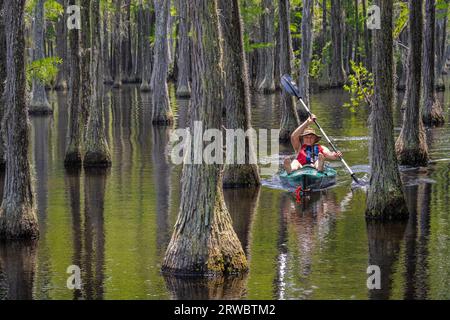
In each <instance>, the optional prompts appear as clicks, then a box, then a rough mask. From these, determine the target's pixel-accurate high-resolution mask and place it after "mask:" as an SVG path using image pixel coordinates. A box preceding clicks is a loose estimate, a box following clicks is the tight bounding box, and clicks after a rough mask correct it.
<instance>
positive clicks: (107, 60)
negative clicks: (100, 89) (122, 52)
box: [102, 6, 114, 84]
mask: <svg viewBox="0 0 450 320" xmlns="http://www.w3.org/2000/svg"><path fill="white" fill-rule="evenodd" d="M109 21H110V14H109V12H108V8H107V7H106V6H105V8H104V9H103V42H102V48H103V50H102V56H103V59H102V60H103V81H104V83H105V84H113V83H114V81H113V78H112V75H111V49H110V42H111V40H110V38H111V37H110V30H109V29H108V25H109Z"/></svg>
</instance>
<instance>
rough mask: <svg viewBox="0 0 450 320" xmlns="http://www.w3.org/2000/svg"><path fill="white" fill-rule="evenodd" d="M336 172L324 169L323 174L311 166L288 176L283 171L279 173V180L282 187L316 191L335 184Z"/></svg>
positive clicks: (328, 168)
mask: <svg viewBox="0 0 450 320" xmlns="http://www.w3.org/2000/svg"><path fill="white" fill-rule="evenodd" d="M336 174H337V172H336V170H334V169H332V168H330V167H325V170H324V171H323V172H319V171H317V169H316V168H314V167H311V166H304V167H303V168H301V169H299V170H296V171H294V172H291V174H288V173H287V172H286V171H285V170H283V171H282V172H281V173H280V179H281V182H282V183H283V185H285V186H288V187H293V188H297V187H299V186H301V187H302V189H303V190H308V189H310V190H318V189H324V188H327V187H329V186H331V185H333V184H335V183H336Z"/></svg>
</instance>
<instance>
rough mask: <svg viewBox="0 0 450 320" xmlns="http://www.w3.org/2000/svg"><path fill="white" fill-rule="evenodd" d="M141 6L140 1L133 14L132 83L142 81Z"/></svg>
mask: <svg viewBox="0 0 450 320" xmlns="http://www.w3.org/2000/svg"><path fill="white" fill-rule="evenodd" d="M143 10H144V8H143V5H142V1H140V2H139V5H138V10H137V12H136V13H135V20H136V23H135V29H134V34H135V48H136V50H135V55H134V61H135V63H134V66H133V68H134V71H133V82H134V83H141V80H142V37H143V34H144V32H143V30H144V28H143V26H142V22H143V21H142V19H143Z"/></svg>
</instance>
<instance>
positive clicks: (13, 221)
mask: <svg viewBox="0 0 450 320" xmlns="http://www.w3.org/2000/svg"><path fill="white" fill-rule="evenodd" d="M24 7H25V0H7V1H5V2H4V5H3V10H4V18H5V20H4V21H5V24H4V25H5V34H6V43H7V44H8V46H7V49H6V70H7V76H6V85H5V94H4V101H5V106H6V110H5V115H4V118H3V121H2V128H3V132H2V133H3V139H4V142H5V159H6V173H5V185H4V189H3V202H2V205H1V207H0V238H3V239H26V238H37V237H38V236H39V226H38V221H37V215H36V206H35V202H34V194H33V188H32V178H31V169H30V164H29V162H28V152H29V127H28V126H29V122H28V121H29V120H28V114H27V105H26V77H25V38H24V29H25V25H24Z"/></svg>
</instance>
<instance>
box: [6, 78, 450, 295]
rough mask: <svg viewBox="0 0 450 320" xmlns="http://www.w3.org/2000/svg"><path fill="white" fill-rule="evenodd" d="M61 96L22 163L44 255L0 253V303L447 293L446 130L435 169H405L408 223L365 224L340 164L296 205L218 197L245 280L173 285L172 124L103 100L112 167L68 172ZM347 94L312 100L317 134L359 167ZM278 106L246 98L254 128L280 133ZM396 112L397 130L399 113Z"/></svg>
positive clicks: (269, 197)
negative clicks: (374, 281) (372, 267)
mask: <svg viewBox="0 0 450 320" xmlns="http://www.w3.org/2000/svg"><path fill="white" fill-rule="evenodd" d="M66 96H67V94H66V93H63V92H57V93H52V94H51V95H49V98H50V100H51V103H54V104H55V105H54V106H53V109H54V112H55V113H54V115H53V117H46V118H40V117H34V118H32V126H33V131H32V134H33V137H32V142H33V143H32V145H33V150H32V153H31V152H30V160H31V161H32V162H33V165H34V168H35V170H34V172H35V180H36V184H35V191H36V203H37V207H38V210H39V212H38V214H39V222H40V226H41V236H40V239H39V242H38V243H39V250H36V246H30V245H28V244H25V243H20V244H19V243H17V244H13V243H11V244H10V243H8V244H5V243H3V244H2V245H1V246H0V249H1V250H0V261H1V262H0V264H1V266H0V296H2V297H6V296H7V294H9V296H8V297H24V298H31V297H34V298H39V299H103V298H104V299H124V298H126V299H133V298H137V299H148V298H154V299H161V298H170V297H172V298H226V299H229V298H230V299H231V298H235V299H238V298H243V297H244V298H249V299H271V298H284V299H322V298H324V299H349V298H350V299H354V298H356V299H366V298H373V299H375V298H391V299H403V298H414V299H417V298H437V299H442V298H448V297H450V289H449V288H450V262H449V261H450V259H449V257H450V242H449V241H447V240H448V239H449V237H450V231H449V230H450V215H448V213H447V211H448V207H449V206H450V190H449V188H450V187H449V186H450V183H449V181H450V180H449V179H450V166H449V161H450V156H449V150H450V144H449V142H450V125H449V124H448V123H447V124H446V125H445V126H444V127H440V128H432V129H428V130H427V138H428V139H429V140H428V142H429V146H430V156H431V159H432V161H431V164H430V165H429V166H428V167H427V168H414V169H411V168H404V170H402V177H403V180H404V181H405V185H406V189H405V190H406V195H407V200H408V204H409V207H410V213H411V217H410V220H409V222H408V223H407V224H403V225H402V224H400V225H395V224H389V225H384V226H381V225H373V224H369V225H367V224H366V222H365V219H364V204H365V194H364V192H362V191H356V192H354V193H351V190H350V183H351V178H349V176H348V174H347V172H345V170H344V168H342V166H341V165H340V164H339V163H337V162H336V163H333V165H335V166H336V168H337V171H338V183H337V184H336V185H335V186H333V187H332V188H330V189H328V190H325V191H323V192H317V193H311V194H310V195H309V196H304V197H303V198H302V203H301V204H297V203H296V201H295V197H293V196H292V195H291V194H286V193H285V192H284V191H280V190H274V189H270V188H267V187H264V186H263V187H261V188H260V189H255V190H233V189H230V190H225V192H224V196H225V201H226V204H227V207H228V209H229V211H230V214H231V216H232V219H233V225H234V227H235V230H236V233H237V234H238V236H239V239H240V241H241V242H242V245H243V246H244V248H245V252H246V254H247V256H248V259H249V263H250V271H249V274H248V275H247V276H246V277H244V279H241V278H235V279H233V278H227V279H225V278H224V279H221V278H219V279H208V280H207V279H193V278H190V279H180V278H168V277H163V276H162V275H161V274H160V272H159V271H160V267H161V266H160V263H161V260H162V258H163V255H164V250H165V247H166V245H167V241H168V239H169V237H170V235H171V232H172V227H173V224H174V223H175V220H176V216H177V214H178V209H179V202H180V194H181V190H180V186H179V183H180V178H179V177H180V176H181V169H182V168H181V166H177V165H173V164H171V163H170V160H169V159H168V155H167V147H168V144H169V143H170V142H169V138H168V137H169V134H170V132H171V131H170V130H172V128H158V127H153V126H152V125H151V111H152V105H151V96H150V95H149V94H148V93H141V92H140V91H139V90H138V88H137V87H136V86H130V85H126V86H123V87H122V88H121V89H120V90H113V91H110V92H107V93H106V97H105V123H106V128H105V131H106V136H107V139H108V143H109V146H110V148H111V153H112V157H113V166H112V168H111V171H110V172H84V171H83V170H81V171H75V172H72V171H66V170H64V167H63V159H64V152H65V143H66V139H65V138H66V132H67V120H68V117H67V106H66ZM346 97H347V94H346V93H344V92H343V91H336V90H331V91H324V92H321V93H320V94H317V95H313V96H312V110H313V111H314V113H315V114H316V115H317V116H318V118H319V119H320V123H321V125H322V126H323V127H324V129H325V130H326V132H327V133H328V134H329V135H330V136H331V137H333V138H337V140H338V145H339V147H340V148H341V149H342V150H343V151H344V152H345V155H346V160H348V162H349V164H351V165H360V166H362V167H365V166H367V163H368V148H367V144H368V141H369V140H368V132H367V112H368V108H360V109H358V110H357V111H356V112H355V113H350V112H349V111H348V110H346V109H343V108H342V107H341V106H340V104H341V103H342V102H343V101H345V99H347V98H346ZM447 98H448V97H447ZM108 99H109V100H108ZM108 101H109V102H108ZM172 103H174V101H172ZM278 105H279V95H278V94H274V95H254V96H253V100H252V125H253V127H255V128H256V129H258V128H277V127H278V126H279V116H280V115H279V113H280V112H279V111H280V110H279V106H278ZM174 110H178V113H177V116H176V119H177V127H185V126H186V124H187V122H188V118H189V100H181V99H180V100H178V101H176V106H174ZM396 110H397V111H396V114H397V116H396V118H395V120H396V133H397V134H398V129H399V128H400V123H401V117H400V116H399V115H400V113H399V112H398V108H397V109H396ZM283 148H284V149H283ZM280 149H281V150H280V151H281V152H282V153H283V154H289V153H292V147H291V146H289V145H286V146H282V147H281V148H280ZM0 178H1V174H0ZM2 179H3V178H1V179H0V193H1V189H2V188H3V180H2ZM72 264H75V265H79V266H80V267H81V271H82V283H83V284H82V289H81V290H79V291H70V290H68V289H67V288H66V280H67V276H68V274H66V270H67V267H68V266H69V265H72ZM368 264H379V265H380V266H381V267H382V289H381V290H368V289H367V287H366V280H367V277H368V275H367V274H366V269H367V266H368ZM30 270H31V271H30ZM383 270H384V271H383ZM6 288H12V289H10V290H9V289H8V290H9V291H8V290H6ZM7 292H9V293H7Z"/></svg>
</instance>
